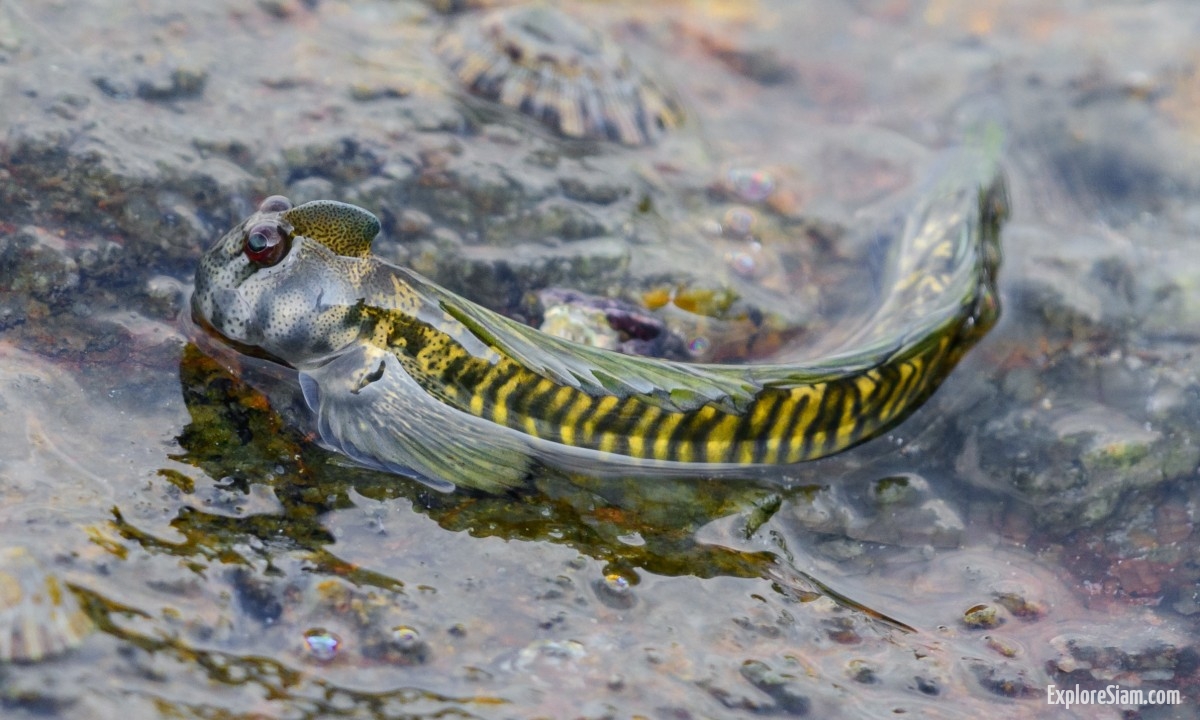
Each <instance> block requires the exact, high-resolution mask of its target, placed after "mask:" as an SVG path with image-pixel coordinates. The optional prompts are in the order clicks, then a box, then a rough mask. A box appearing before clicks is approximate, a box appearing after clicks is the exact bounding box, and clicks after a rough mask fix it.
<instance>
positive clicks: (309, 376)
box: [192, 162, 1007, 489]
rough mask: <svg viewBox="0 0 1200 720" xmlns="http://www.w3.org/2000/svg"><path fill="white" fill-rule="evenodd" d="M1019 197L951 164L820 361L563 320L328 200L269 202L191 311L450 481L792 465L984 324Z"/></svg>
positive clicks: (920, 388) (357, 446) (898, 396)
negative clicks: (454, 286) (667, 356)
mask: <svg viewBox="0 0 1200 720" xmlns="http://www.w3.org/2000/svg"><path fill="white" fill-rule="evenodd" d="M1006 211H1007V206H1006V202H1005V191H1004V184H1003V181H1002V179H1001V178H1000V177H999V175H998V174H996V172H995V168H994V164H991V163H988V162H984V163H982V164H971V163H967V164H963V165H957V164H956V165H953V166H951V171H950V172H948V173H946V174H945V175H944V176H940V179H939V180H938V181H937V182H936V183H935V184H934V187H933V189H932V190H930V191H929V192H927V193H924V194H922V195H921V196H920V197H919V198H918V202H917V204H916V206H915V207H914V209H913V211H912V212H911V213H910V215H909V216H908V218H907V223H906V227H905V230H904V233H903V235H902V236H901V237H900V239H899V240H898V241H897V243H896V249H895V253H896V256H897V257H896V259H895V261H894V262H893V263H892V265H891V268H892V271H891V274H890V277H889V278H888V279H887V280H886V281H885V282H886V291H885V293H884V295H883V300H882V303H881V305H880V307H879V309H878V310H877V311H876V312H875V313H874V314H873V315H871V317H870V318H869V320H868V321H867V322H866V323H865V324H864V326H863V327H862V328H861V329H860V330H859V332H857V333H853V334H851V335H850V336H849V337H848V338H847V340H846V341H845V342H844V344H843V345H842V346H840V348H839V349H838V350H837V351H835V352H833V353H832V354H831V355H829V356H826V357H822V358H817V359H814V360H812V361H810V362H807V363H794V364H792V363H789V364H763V365H747V366H723V365H705V364H683V363H671V362H667V361H661V360H653V359H649V358H637V357H630V356H625V355H619V354H617V353H613V352H610V351H605V350H600V349H598V348H589V347H584V346H580V345H576V344H573V343H570V342H567V341H565V340H562V339H560V338H555V337H551V336H548V335H546V334H544V333H540V332H538V331H536V330H534V329H532V328H529V327H527V326H524V325H521V324H519V323H516V322H515V321H513V320H511V319H509V318H505V317H502V316H500V315H498V314H496V313H494V312H492V311H489V310H487V309H486V308H482V307H480V306H478V305H475V304H474V303H471V302H469V301H467V300H465V299H463V298H461V297H459V296H457V295H454V294H452V293H450V292H448V291H446V290H445V289H443V288H440V287H438V286H437V285H435V284H434V283H431V282H429V281H428V280H426V279H424V278H421V277H420V276H419V275H417V274H415V273H413V272H411V271H409V270H406V269H404V268H398V267H396V266H393V265H390V264H388V263H386V262H384V261H382V260H380V259H379V258H377V257H375V256H373V255H372V254H371V253H370V244H371V240H372V238H373V237H374V235H375V233H377V232H378V229H379V223H378V220H377V219H376V218H375V217H374V216H373V215H371V214H370V213H368V212H367V211H365V210H362V209H361V208H356V207H354V206H350V205H345V204H342V203H336V202H332V201H317V202H314V203H306V204H304V205H301V206H298V207H295V208H293V207H291V204H290V202H288V201H287V200H286V199H284V198H275V197H273V198H268V199H267V200H266V201H264V203H263V205H262V206H260V208H259V212H258V213H256V214H255V215H253V216H251V217H250V218H249V219H247V220H246V221H245V222H244V223H243V224H242V225H241V226H239V227H238V228H235V229H234V230H233V231H231V232H230V233H229V234H227V235H226V236H225V237H224V238H222V239H221V240H220V241H219V242H218V243H217V245H215V246H214V247H213V248H212V249H211V250H210V251H209V252H208V253H207V254H206V255H205V257H204V259H203V260H202V262H201V265H200V268H199V269H198V270H197V275H196V291H195V293H194V295H193V298H192V308H193V315H194V316H195V317H196V318H197V319H198V320H200V321H202V322H203V323H205V324H206V325H207V326H208V327H210V328H212V329H213V330H215V331H217V332H218V333H220V334H221V335H222V336H224V337H225V338H226V339H227V340H229V341H230V342H233V343H236V344H239V345H241V346H246V347H250V348H253V349H255V350H256V351H259V352H262V353H265V354H267V355H269V356H270V357H272V358H275V359H278V360H280V361H282V362H284V363H287V364H288V365H290V366H292V367H293V368H295V369H297V370H298V371H299V379H300V384H301V387H302V389H303V391H304V395H305V399H306V401H308V404H309V406H310V407H311V408H312V409H313V410H314V412H315V413H316V415H317V418H318V426H319V431H318V432H319V435H320V437H321V438H322V440H323V441H324V442H325V443H326V444H327V445H328V446H329V447H332V448H334V449H337V450H340V451H341V452H344V453H345V454H347V455H349V456H350V457H352V458H354V459H355V460H357V461H359V462H361V463H363V464H366V465H369V466H372V467H377V468H382V469H385V470H395V471H397V472H409V473H411V474H414V475H415V476H417V477H421V478H423V479H425V480H426V481H427V482H430V484H433V485H434V486H435V487H438V488H439V489H447V488H448V487H453V484H455V483H465V484H468V485H471V486H473V487H479V488H486V489H501V488H504V487H512V486H514V485H516V484H518V483H520V482H521V481H522V479H523V478H524V473H525V471H526V468H527V466H528V461H529V458H530V457H532V456H535V455H536V456H538V457H542V458H552V456H553V454H554V453H555V451H556V450H558V449H563V448H578V449H582V450H585V451H595V452H598V453H603V454H604V455H602V456H597V457H596V458H595V459H605V458H607V459H612V458H615V457H622V458H627V459H632V460H634V461H646V462H651V463H654V464H663V463H666V464H669V465H671V466H675V465H683V466H691V465H693V464H703V465H709V466H731V465H735V466H743V465H760V464H786V463H795V462H800V461H803V460H810V459H814V458H819V457H824V456H827V455H830V454H833V453H836V452H839V451H842V450H844V449H846V448H848V447H850V446H852V445H855V444H857V443H859V442H862V441H864V440H866V439H869V438H871V437H874V436H876V435H878V434H880V433H881V432H884V431H886V430H887V429H888V428H890V427H892V426H894V425H895V424H896V423H898V422H900V421H901V420H902V419H903V418H904V417H906V416H907V415H908V414H909V413H910V412H912V410H914V409H915V408H916V407H918V406H919V405H920V404H921V403H922V402H923V401H924V400H925V399H926V398H928V397H929V396H930V394H932V393H933V391H934V390H935V389H936V388H937V386H938V385H939V384H940V383H941V381H942V380H943V379H944V378H945V377H946V375H947V374H948V373H949V372H950V371H951V369H952V368H953V367H954V365H955V364H956V363H957V361H958V360H959V358H960V357H961V356H962V355H963V353H965V352H966V351H967V349H969V348H970V347H971V345H973V344H974V342H975V341H976V340H978V339H979V338H980V337H982V335H983V334H984V333H986V332H987V330H988V329H989V328H990V327H991V325H992V324H993V323H994V321H995V319H996V317H997V315H998V312H999V311H998V303H997V300H996V270H997V267H998V263H999V246H998V235H999V229H1000V226H1001V224H1002V222H1003V219H1004V217H1005V215H1006ZM270 248H278V249H279V250H280V252H278V253H274V254H271V253H267V252H266V250H267V249H270ZM564 461H565V460H564ZM687 469H688V470H691V468H690V467H688V468H687Z"/></svg>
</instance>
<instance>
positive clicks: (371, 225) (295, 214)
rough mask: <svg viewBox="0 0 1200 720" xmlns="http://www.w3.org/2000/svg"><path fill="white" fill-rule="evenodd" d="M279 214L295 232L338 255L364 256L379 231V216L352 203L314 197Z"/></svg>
mask: <svg viewBox="0 0 1200 720" xmlns="http://www.w3.org/2000/svg"><path fill="white" fill-rule="evenodd" d="M280 217H281V218H282V219H283V220H285V221H287V222H288V223H290V224H291V226H292V227H293V228H295V231H296V234H297V235H303V236H304V237H307V238H312V239H313V240H316V241H317V242H319V243H321V244H322V245H324V246H325V247H327V248H329V249H330V250H332V251H334V252H335V253H337V254H338V255H346V256H348V257H361V258H365V257H367V256H368V255H370V254H371V241H372V240H374V239H375V236H376V235H378V234H379V218H377V217H375V216H374V215H372V214H371V213H369V212H367V211H366V210H363V209H362V208H360V207H355V206H354V205H347V204H346V203H341V202H337V201H336V200H314V201H313V202H306V203H304V204H303V205H299V206H297V207H294V208H292V209H291V210H288V211H286V212H284V213H282V214H281V215H280Z"/></svg>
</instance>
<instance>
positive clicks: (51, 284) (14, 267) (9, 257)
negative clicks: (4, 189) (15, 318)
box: [0, 225, 79, 303]
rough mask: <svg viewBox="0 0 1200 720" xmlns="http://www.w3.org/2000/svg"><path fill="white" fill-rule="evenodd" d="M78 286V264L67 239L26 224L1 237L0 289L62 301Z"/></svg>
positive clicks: (48, 300) (16, 293) (57, 301)
mask: <svg viewBox="0 0 1200 720" xmlns="http://www.w3.org/2000/svg"><path fill="white" fill-rule="evenodd" d="M78 287H79V266H78V264H77V263H76V262H75V259H74V258H73V257H71V252H70V250H69V248H68V247H67V244H66V242H65V241H64V240H63V239H62V238H59V237H57V236H55V235H52V234H50V233H49V232H47V231H45V230H43V229H42V228H39V227H36V226H32V225H27V226H25V227H22V228H20V229H18V230H16V231H15V232H13V233H11V234H8V235H4V236H0V292H6V293H12V294H15V295H18V296H20V295H28V296H31V297H34V298H37V299H38V300H42V301H44V302H48V303H61V302H63V301H65V300H66V299H68V298H69V297H70V296H71V294H72V293H73V292H74V291H75V290H76V289H77V288H78Z"/></svg>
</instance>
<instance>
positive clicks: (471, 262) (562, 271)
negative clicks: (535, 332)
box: [435, 238, 629, 311]
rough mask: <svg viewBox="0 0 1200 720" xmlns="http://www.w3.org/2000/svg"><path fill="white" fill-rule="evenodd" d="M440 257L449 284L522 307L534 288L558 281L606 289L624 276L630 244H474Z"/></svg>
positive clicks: (439, 271) (481, 298) (498, 304)
mask: <svg viewBox="0 0 1200 720" xmlns="http://www.w3.org/2000/svg"><path fill="white" fill-rule="evenodd" d="M436 262H437V266H436V272H435V276H436V277H438V278H439V279H441V280H443V281H444V282H446V284H447V286H448V287H449V289H451V290H453V291H455V292H458V293H461V294H463V295H465V296H466V297H469V298H471V299H473V300H476V301H477V302H483V303H484V304H486V305H490V306H492V307H494V308H498V309H501V310H502V311H503V310H513V309H516V308H518V307H520V306H521V304H522V303H521V301H522V298H523V296H524V294H525V293H526V292H528V291H529V290H530V289H533V288H544V287H552V286H559V287H570V288H573V289H577V290H581V291H583V292H590V293H596V294H605V292H606V291H607V290H608V289H609V288H610V287H611V286H614V285H619V284H620V282H621V281H622V280H623V278H624V277H625V273H626V269H627V268H628V263H629V249H628V247H627V246H626V245H625V243H623V242H621V241H620V240H617V239H615V238H598V239H595V240H581V241H579V242H574V243H570V244H565V245H560V246H546V245H537V244H532V243H530V244H524V245H518V246H516V247H512V248H495V247H487V246H473V247H466V248H464V249H463V254H462V256H460V257H452V256H451V257H446V256H439V257H437V258H436Z"/></svg>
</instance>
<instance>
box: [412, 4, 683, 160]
mask: <svg viewBox="0 0 1200 720" xmlns="http://www.w3.org/2000/svg"><path fill="white" fill-rule="evenodd" d="M436 49H437V53H438V55H439V56H440V57H441V58H442V60H443V61H444V62H445V63H446V64H447V65H448V66H449V67H450V69H451V70H452V71H453V72H454V74H455V75H456V76H457V77H458V79H459V81H460V82H462V84H463V85H465V86H466V87H467V89H468V90H470V92H472V93H473V94H475V95H478V96H480V97H484V98H487V99H489V100H494V101H496V102H499V103H500V104H502V105H506V106H508V107H511V108H515V109H517V110H519V111H520V112H522V113H525V114H526V115H530V116H532V117H535V118H537V119H538V120H540V121H541V122H542V123H544V124H546V125H548V126H549V127H551V128H552V129H554V130H555V131H556V132H558V133H559V134H561V135H564V136H566V137H570V138H583V139H593V140H611V141H614V142H619V143H622V144H625V145H631V146H637V145H645V144H648V143H650V142H653V141H654V140H655V139H657V138H658V137H659V136H660V135H661V134H662V133H663V132H664V131H665V130H667V129H670V128H673V127H676V126H677V125H679V123H680V121H681V120H682V112H681V111H680V109H679V107H678V105H677V104H676V103H675V102H673V101H672V100H671V99H670V98H668V97H667V96H666V95H665V94H664V93H662V92H661V91H660V90H659V89H658V88H656V87H655V86H654V85H653V84H652V83H651V82H650V81H649V80H647V79H646V78H645V77H644V76H643V75H642V74H641V72H639V71H638V69H637V68H636V67H635V66H634V65H633V63H632V62H631V61H630V59H629V56H628V55H626V54H625V52H624V51H622V50H621V48H619V47H618V46H617V45H616V44H615V43H613V42H612V41H611V40H610V39H608V38H606V37H604V36H603V35H601V34H600V33H599V32H597V31H596V30H594V29H592V28H590V27H588V26H586V25H584V24H582V23H581V22H579V21H578V20H576V19H574V18H572V17H570V16H569V15H566V14H564V13H562V12H561V11H558V10H555V9H553V8H549V7H542V6H533V7H517V8H507V9H503V10H497V11H494V12H491V13H487V14H485V15H483V16H482V17H480V18H475V19H473V20H471V21H467V22H464V23H463V24H461V25H460V26H459V28H458V29H457V30H456V31H455V32H451V33H448V34H446V35H444V36H443V37H442V38H441V39H440V40H439V41H438V43H437V48H436Z"/></svg>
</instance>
